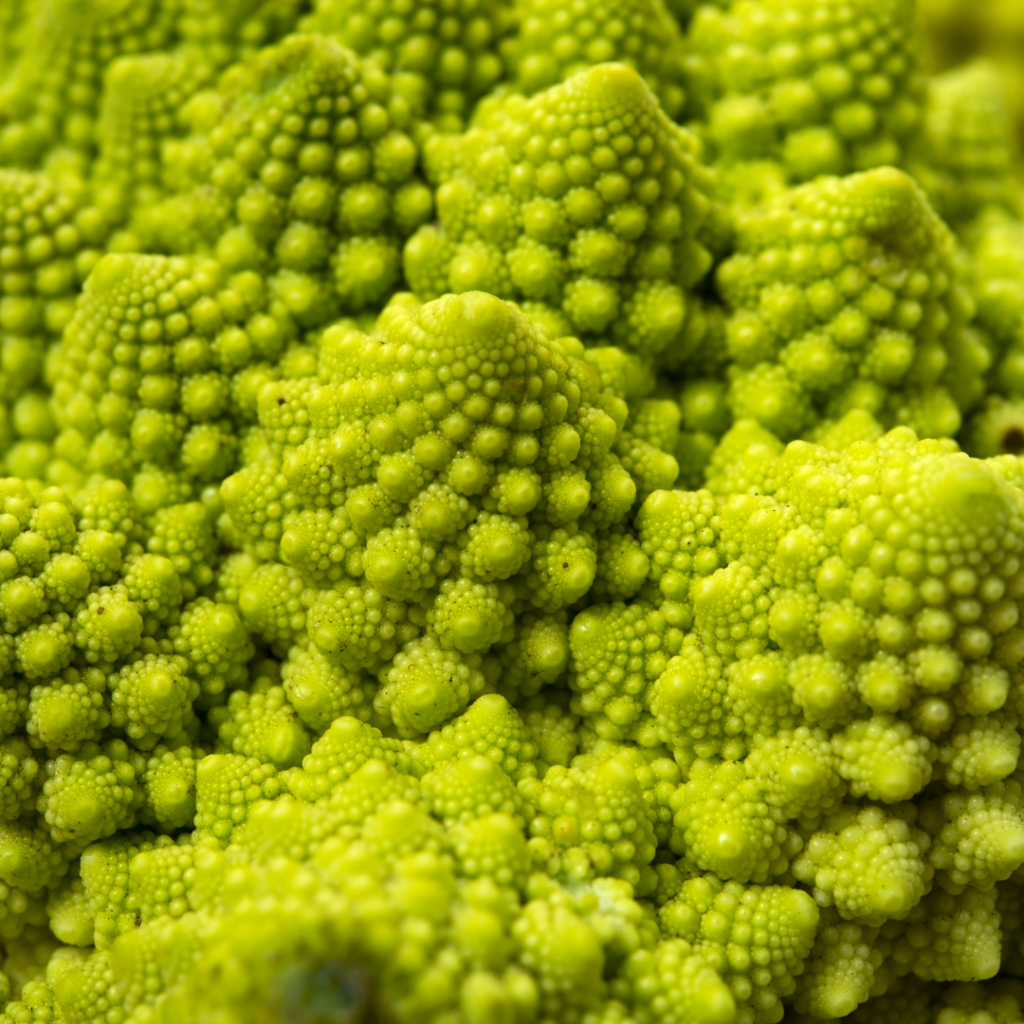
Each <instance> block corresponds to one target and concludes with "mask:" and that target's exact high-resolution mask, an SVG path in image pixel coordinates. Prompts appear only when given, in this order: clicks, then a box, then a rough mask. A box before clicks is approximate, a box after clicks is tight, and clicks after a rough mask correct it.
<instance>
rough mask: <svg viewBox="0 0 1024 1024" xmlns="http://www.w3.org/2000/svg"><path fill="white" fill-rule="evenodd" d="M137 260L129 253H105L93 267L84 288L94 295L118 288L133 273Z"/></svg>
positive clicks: (136, 257)
mask: <svg viewBox="0 0 1024 1024" xmlns="http://www.w3.org/2000/svg"><path fill="white" fill-rule="evenodd" d="M139 258H140V257H138V256H136V255H134V254H129V253H120V252H112V253H107V255H106V256H104V257H103V258H102V259H100V261H99V262H98V263H97V264H96V266H95V267H93V270H92V273H91V274H90V275H89V278H88V281H87V283H86V287H87V288H88V290H89V291H90V292H91V293H92V294H94V295H95V294H96V293H97V292H104V291H112V290H114V289H116V288H118V287H119V286H120V285H122V284H123V283H124V282H125V281H127V280H128V279H129V278H130V277H131V276H132V274H133V273H134V272H135V267H136V261H137V260H138V259H139Z"/></svg>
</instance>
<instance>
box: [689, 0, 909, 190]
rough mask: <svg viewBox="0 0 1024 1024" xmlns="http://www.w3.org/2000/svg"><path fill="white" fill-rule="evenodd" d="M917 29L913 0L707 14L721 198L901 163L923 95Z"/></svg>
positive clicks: (744, 6) (708, 99)
mask: <svg viewBox="0 0 1024 1024" xmlns="http://www.w3.org/2000/svg"><path fill="white" fill-rule="evenodd" d="M723 8H724V9H723ZM913 22H914V4H913V2H912V0H895V2H894V0H856V2H854V3H834V2H828V3H818V2H815V0H798V2H796V3H793V2H790V0H758V2H736V3H731V4H722V5H717V4H705V5H702V6H701V7H700V8H699V10H698V12H697V14H696V16H695V17H694V21H693V24H692V25H691V29H690V40H691V46H692V49H693V50H694V52H695V54H696V55H697V57H698V58H699V69H700V70H699V72H697V74H696V75H695V76H694V77H695V79H696V83H699V84H698V88H697V89H696V90H695V100H697V101H698V102H699V103H700V106H699V108H698V109H699V110H700V114H701V127H702V129H703V132H704V134H705V135H706V137H707V138H708V140H709V141H710V143H711V144H712V145H713V146H714V149H715V152H716V155H717V157H718V161H719V162H720V163H721V165H722V169H723V176H724V179H725V181H726V183H727V184H726V188H727V189H728V190H729V191H730V192H732V193H733V194H735V195H736V196H737V198H740V199H741V200H743V199H749V198H751V197H756V196H757V195H759V194H763V193H764V192H770V191H773V190H776V189H777V188H778V187H779V186H780V185H781V184H783V183H785V182H786V181H790V182H800V181H808V180H810V179H812V178H815V177H817V176H818V175H820V174H848V173H850V172H851V171H857V170H864V169H866V168H869V167H879V166H884V165H887V164H899V163H900V162H901V160H902V158H903V155H904V152H905V149H906V146H907V144H908V142H909V141H910V140H911V139H912V137H913V133H914V130H915V128H916V127H917V124H918V122H919V120H920V118H921V108H922V105H923V104H922V101H923V93H924V85H925V78H924V75H923V74H922V72H921V68H920V65H919V55H918V44H917V39H916V36H915V34H914V31H913Z"/></svg>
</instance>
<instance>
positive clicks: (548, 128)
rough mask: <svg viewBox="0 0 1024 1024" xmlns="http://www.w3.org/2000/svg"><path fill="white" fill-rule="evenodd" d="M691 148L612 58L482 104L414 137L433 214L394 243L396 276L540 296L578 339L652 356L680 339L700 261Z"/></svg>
mask: <svg viewBox="0 0 1024 1024" xmlns="http://www.w3.org/2000/svg"><path fill="white" fill-rule="evenodd" d="M695 149H696V142H695V140H694V139H693V138H692V137H691V136H690V135H688V134H687V133H686V132H685V131H683V130H681V129H680V128H678V127H677V126H676V125H674V124H673V123H672V122H670V121H669V120H668V119H667V118H666V117H665V115H664V114H663V113H662V112H661V110H660V109H659V107H658V103H657V100H656V99H655V97H654V95H653V94H652V93H651V91H650V88H649V86H648V85H647V84H646V83H645V82H644V80H643V79H642V78H641V77H640V76H639V75H638V74H637V73H636V72H635V71H632V70H630V69H629V68H627V67H625V66H624V65H614V64H602V65H598V66H597V67H594V68H591V69H588V70H584V71H581V72H579V73H578V74H576V75H574V76H573V77H572V78H570V79H569V80H568V81H567V82H565V83H564V84H561V85H556V86H554V87H552V88H551V89H548V90H546V91H545V92H541V93H538V94H537V95H536V96H533V97H532V98H531V99H528V100H524V99H523V98H522V97H518V96H511V97H509V98H507V99H505V100H499V101H496V102H494V103H491V102H488V103H487V104H484V105H482V106H481V109H480V112H479V114H478V117H477V121H476V123H475V125H474V126H473V127H472V128H471V129H470V130H469V131H468V132H467V133H466V134H465V135H462V136H455V137H447V136H439V137H437V138H436V139H434V140H431V142H430V143H429V144H428V146H427V148H426V153H425V160H426V166H427V172H428V176H429V178H430V179H431V181H432V182H434V183H435V184H436V185H437V186H438V191H437V212H438V219H439V221H440V224H439V225H427V226H425V227H424V228H422V229H421V230H420V231H419V232H418V233H417V234H415V235H413V237H412V238H411V239H410V240H409V242H408V243H407V244H406V247H405V253H404V257H403V259H404V264H405V273H406V276H407V278H408V280H409V284H410V285H411V287H412V288H413V290H414V291H416V292H417V293H418V294H420V295H423V296H426V297H432V296H434V295H439V294H442V293H443V292H446V291H455V292H463V291H469V290H473V289H479V290H483V291H488V292H491V293H493V294H495V295H501V296H504V297H507V298H511V299H521V300H528V301H531V302H538V303H544V304H546V305H548V306H553V307H554V308H556V309H560V310H561V312H562V313H563V314H564V315H565V317H567V319H568V322H569V324H570V325H571V330H572V331H573V332H574V333H577V334H579V335H580V336H581V337H583V338H585V339H586V338H594V339H597V338H602V337H610V338H612V339H614V340H615V341H616V342H617V343H618V344H620V345H622V346H623V347H625V348H627V349H631V350H634V351H637V352H639V353H641V354H642V355H644V356H645V357H647V358H653V357H656V356H657V355H658V354H659V353H661V352H662V351H663V350H664V349H665V348H666V347H667V346H669V345H672V344H674V343H679V342H681V341H682V340H683V339H684V336H685V332H686V325H687V314H688V312H689V303H688V299H687V296H688V294H689V290H690V288H691V286H692V285H693V284H694V283H695V281H696V280H698V279H699V278H700V277H701V276H702V275H703V273H704V272H705V270H706V269H707V266H708V255H707V252H706V250H705V249H704V248H703V247H702V246H701V245H700V244H699V243H698V242H697V240H696V238H695V235H696V232H697V228H698V226H699V225H700V222H701V220H702V218H703V216H704V213H705V210H706V207H707V199H706V197H705V195H704V188H705V183H704V178H703V172H702V171H701V169H700V167H699V166H698V164H697V162H696V161H695V159H694V151H695Z"/></svg>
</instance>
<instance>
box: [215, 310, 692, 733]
mask: <svg viewBox="0 0 1024 1024" xmlns="http://www.w3.org/2000/svg"><path fill="white" fill-rule="evenodd" d="M584 356H585V352H584V350H583V348H582V347H581V346H580V345H579V343H578V342H576V341H575V340H574V339H569V340H568V341H567V342H559V341H555V342H552V341H548V340H546V339H545V338H544V336H543V335H541V334H540V332H539V331H538V330H537V328H536V327H534V326H533V325H532V324H531V323H530V322H529V321H528V320H527V319H526V318H525V317H523V316H522V315H521V314H520V313H518V312H517V311H516V310H515V308H514V307H512V306H511V305H509V304H507V303H504V302H502V301H500V300H498V299H496V298H494V297H493V296H487V295H484V294H482V293H477V292H473V293H468V294H466V295H463V296H461V297H457V298H456V297H452V298H448V299H441V300H438V301H436V302H433V303H428V304H427V305H425V306H420V305H419V303H417V302H415V301H413V300H411V299H403V300H401V301H396V302H394V303H392V304H391V305H390V306H389V307H388V309H387V310H386V311H385V313H384V314H383V316H382V317H381V319H380V321H379V322H378V324H377V326H376V328H375V330H374V332H373V333H372V334H369V335H367V334H363V333H362V332H360V331H357V330H352V329H348V328H345V327H333V328H331V329H330V330H329V331H327V332H325V334H324V336H323V339H322V341H321V344H320V363H319V367H320V373H319V377H318V378H311V379H303V380H298V381H295V382H293V383H289V384H282V385H278V386H277V387H276V388H275V387H273V386H272V387H266V388H264V389H263V391H262V392H261V393H260V402H259V405H260V416H261V427H262V429H263V431H264V436H265V438H266V443H267V446H268V448H269V449H270V452H273V453H274V454H276V455H277V458H276V459H273V460H271V458H263V459H261V460H260V461H255V462H253V463H252V464H251V465H248V466H246V467H244V468H243V469H242V470H241V471H240V472H239V473H237V474H236V475H234V476H232V477H230V478H229V479H228V480H226V481H225V483H224V485H223V487H222V495H223V498H224V502H225V506H226V508H227V511H228V513H229V514H230V515H231V517H232V522H233V524H234V526H235V528H236V529H237V530H238V531H239V533H240V534H241V535H242V536H243V537H244V538H245V539H246V541H247V542H248V543H249V544H250V545H252V547H253V550H254V551H255V552H256V553H257V554H259V555H261V556H263V557H267V556H274V557H280V558H282V559H283V560H284V561H285V563H287V564H289V565H291V566H293V567H294V568H295V569H296V570H297V571H298V573H299V575H300V576H301V577H302V578H303V579H304V580H305V582H306V584H307V585H308V586H310V587H313V588H315V589H316V593H315V596H314V597H313V598H312V602H311V604H310V608H309V613H308V626H309V635H310V637H311V639H312V641H313V643H314V645H315V646H316V648H317V649H318V651H319V652H320V653H321V654H322V655H323V656H324V657H326V658H327V659H328V660H329V661H332V662H334V663H336V664H337V665H339V666H340V667H342V668H343V669H345V670H347V671H348V672H350V673H353V672H354V673H356V675H357V677H358V676H359V674H360V673H362V674H364V677H365V673H374V674H375V675H377V676H378V677H379V680H380V683H381V688H380V690H379V691H378V692H377V694H376V696H375V699H374V709H375V711H376V712H377V713H379V714H381V715H383V716H384V717H385V720H390V721H391V722H393V723H394V725H395V726H397V727H398V728H399V729H400V730H402V731H403V732H404V733H406V734H409V735H414V734H416V733H426V732H429V731H430V730H431V729H433V728H435V727H437V726H439V725H442V724H443V723H444V722H445V721H447V720H448V719H450V718H452V717H453V716H454V715H457V714H459V713H460V712H461V711H463V710H465V708H466V707H467V706H468V705H469V703H470V702H471V701H472V700H473V698H474V697H477V696H479V695H480V694H481V693H483V692H484V691H485V690H489V689H493V686H494V682H495V681H496V680H490V681H489V679H488V674H487V670H488V667H489V664H490V663H489V662H485V661H484V660H483V658H484V655H485V654H487V652H488V651H491V650H494V651H495V653H497V655H498V657H499V658H501V657H502V654H503V652H505V651H508V652H509V653H508V655H506V656H515V655H516V654H518V656H519V657H522V656H523V654H525V653H526V652H523V651H522V645H523V643H524V641H526V643H527V646H529V641H528V640H526V636H527V635H530V634H528V633H527V634H520V633H519V631H518V630H517V628H516V625H515V623H516V621H517V620H521V619H522V617H523V616H524V615H525V614H527V613H530V612H533V611H535V610H536V611H539V612H544V613H556V612H558V611H559V610H560V609H562V608H565V607H567V606H569V605H572V604H573V603H574V602H576V601H577V600H578V599H579V598H580V597H582V596H583V595H584V594H585V593H586V592H587V590H588V589H589V588H590V586H591V585H592V583H593V582H594V578H595V574H596V565H597V557H598V541H599V539H600V538H601V537H602V536H603V535H604V533H605V531H606V530H607V529H608V528H609V527H610V526H612V525H614V524H616V523H619V522H621V521H622V520H623V519H624V518H625V516H626V515H627V514H628V512H629V511H630V508H631V506H632V505H633V502H634V498H635V496H636V492H637V482H636V481H635V480H634V477H632V476H631V475H630V474H629V473H628V472H627V471H626V469H625V468H624V466H623V464H622V461H621V460H620V459H619V457H618V456H617V455H616V454H615V453H614V452H613V451H612V448H613V446H614V445H615V442H616V440H617V438H619V437H621V436H622V435H621V434H620V431H619V425H620V423H621V421H619V422H618V423H617V422H616V419H615V415H617V414H618V411H619V408H620V404H619V403H618V401H617V400H616V398H615V396H613V395H610V394H608V393H607V392H606V391H604V390H603V389H602V388H601V383H600V378H599V376H598V374H597V372H596V371H595V370H594V369H593V367H592V366H591V365H590V364H589V363H588V362H587V361H586V359H585V358H584ZM275 396H276V397H275ZM286 410H287V411H286ZM289 422H290V423H294V424H295V427H293V428H290V429H289V431H288V432H287V433H285V432H283V431H280V430H278V429H277V424H278V423H282V424H283V423H289ZM634 444H635V445H637V446H639V447H640V448H643V447H644V442H642V441H639V440H637V441H635V442H634ZM647 447H648V448H649V447H650V446H647ZM278 453H279V454H278ZM268 454H269V453H268ZM674 475H675V474H674V472H672V471H671V469H670V472H669V476H670V478H672V479H674ZM268 491H269V493H268ZM271 497H273V500H271V501H269V502H268V500H267V499H268V498H271ZM278 552H279V553H280V554H278ZM524 625H525V623H524ZM545 645H546V646H548V647H550V646H552V645H556V650H557V645H560V646H561V647H562V648H563V649H564V646H565V631H564V627H563V630H562V631H561V635H560V636H559V634H558V632H557V631H556V632H555V633H554V634H553V635H552V637H551V638H550V640H548V641H546V643H545ZM528 656H529V655H528V654H527V657H528ZM564 664H565V661H564V655H563V656H562V657H561V658H559V659H557V660H556V661H555V662H554V667H555V669H556V671H557V669H559V668H564Z"/></svg>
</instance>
